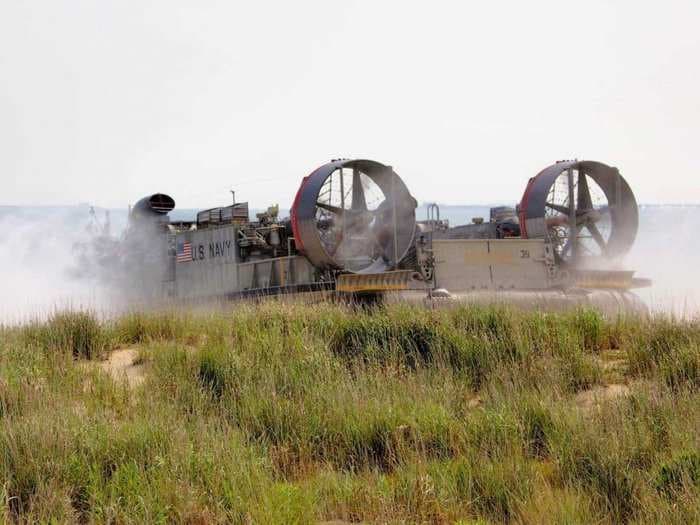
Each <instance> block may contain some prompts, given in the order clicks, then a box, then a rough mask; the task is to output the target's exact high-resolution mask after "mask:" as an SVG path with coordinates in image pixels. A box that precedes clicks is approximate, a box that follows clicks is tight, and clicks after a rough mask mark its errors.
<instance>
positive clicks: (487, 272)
mask: <svg viewBox="0 0 700 525" xmlns="http://www.w3.org/2000/svg"><path fill="white" fill-rule="evenodd" d="M433 254H434V256H435V280H436V286H437V287H438V288H446V289H448V290H450V291H466V290H482V289H520V290H533V289H537V290H539V289H544V288H547V287H548V286H549V281H548V279H547V267H546V265H545V264H544V241H543V240H541V239H495V240H494V239H491V240H476V239H434V240H433Z"/></svg>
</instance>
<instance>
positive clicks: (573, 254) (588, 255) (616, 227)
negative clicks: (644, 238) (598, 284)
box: [520, 161, 639, 264]
mask: <svg viewBox="0 0 700 525" xmlns="http://www.w3.org/2000/svg"><path fill="white" fill-rule="evenodd" d="M638 223H639V212H638V208H637V201H636V200H635V198H634V194H633V193H632V190H631V189H630V187H629V185H628V184H627V182H626V181H625V179H624V178H623V177H622V175H620V172H619V171H618V170H617V169H616V168H612V167H610V166H607V165H605V164H603V163H601V162H595V161H564V162H558V163H556V164H553V165H552V166H549V167H548V168H545V169H544V170H542V171H541V172H540V173H539V174H538V175H537V176H536V177H533V178H532V179H530V181H529V183H528V185H527V188H526V189H525V193H524V194H523V198H522V200H521V202H520V226H521V230H522V232H523V237H528V238H531V239H533V238H544V239H547V240H549V241H550V242H551V243H552V245H553V247H554V254H555V257H556V258H557V259H558V260H559V261H560V262H566V263H571V264H573V263H576V264H579V263H583V262H584V261H589V262H591V261H601V260H605V261H609V260H614V259H618V258H620V257H621V256H623V255H625V254H626V253H627V252H628V251H629V249H630V248H631V247H632V244H633V243H634V239H635V237H636V235H637V228H638Z"/></svg>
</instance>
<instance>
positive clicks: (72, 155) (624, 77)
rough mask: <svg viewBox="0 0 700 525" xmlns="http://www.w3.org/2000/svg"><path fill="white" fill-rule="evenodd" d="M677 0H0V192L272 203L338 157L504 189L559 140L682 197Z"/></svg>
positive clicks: (560, 146)
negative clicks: (233, 198) (162, 195)
mask: <svg viewBox="0 0 700 525" xmlns="http://www.w3.org/2000/svg"><path fill="white" fill-rule="evenodd" d="M699 19H700V4H699V3H698V2H696V1H695V2H693V1H683V0H670V1H666V2H651V1H627V0H620V1H601V0H587V1H585V2H584V1H577V2H567V1H561V0H560V1H551V2H550V1H540V0H534V1H527V2H519V1H492V2H469V1H442V0H435V1H431V2H411V1H406V0H404V1H390V0H383V1H379V0H374V1H371V0H367V1H350V0H343V1H335V0H318V1H306V0H298V1H294V2H287V1H265V0H263V1H256V2H238V1H230V0H229V1H222V2H217V1H214V0H209V1H205V2H192V1H190V2H180V1H177V0H167V1H165V0H154V1H145V0H140V1H130V0H120V1H112V2H108V1H95V0H90V1H82V0H74V1H64V0H2V1H1V2H0V181H1V182H2V183H3V184H2V191H1V192H0V204H10V205H12V204H18V205H38V204H51V205H57V204H76V203H78V202H89V203H91V204H95V205H98V206H104V207H126V205H127V204H129V203H133V202H135V201H136V200H138V199H139V198H140V197H141V196H143V195H146V194H148V193H153V192H156V191H160V192H165V193H169V194H170V195H172V196H173V197H174V198H175V200H176V202H177V203H178V206H179V207H185V208H200V207H210V206H214V205H219V204H226V203H228V202H229V200H230V194H229V190H230V189H235V190H236V197H237V200H239V201H241V200H247V201H250V202H251V205H253V206H255V207H263V206H267V205H269V204H272V203H279V204H280V205H281V206H282V207H284V208H287V207H288V206H289V204H290V203H291V201H292V199H293V196H294V193H295V192H296V189H297V187H298V185H299V183H300V181H301V179H302V177H304V176H305V175H308V174H309V173H310V172H311V171H312V170H313V169H314V168H316V167H317V166H319V165H321V164H323V163H324V162H326V161H328V160H330V159H332V158H337V157H348V158H354V157H361V158H371V159H375V160H378V161H381V162H384V163H385V164H390V165H392V166H393V167H394V169H395V170H396V171H397V173H399V175H401V177H402V178H403V179H404V180H405V182H406V183H407V185H408V187H409V189H410V190H411V192H412V193H413V195H414V196H415V197H416V198H417V199H418V200H419V201H437V202H441V203H446V204H467V203H504V202H505V203H514V202H516V201H517V200H519V198H520V196H521V195H522V192H523V190H524V188H525V184H526V183H527V180H528V178H529V177H532V176H534V175H535V174H536V173H537V172H538V171H539V170H540V169H542V168H544V167H545V166H547V165H548V164H551V163H552V162H554V161H556V160H558V159H568V158H579V159H584V158H585V159H594V160H599V161H602V162H605V163H608V164H611V165H614V166H617V167H618V168H619V169H620V170H621V172H622V174H623V175H624V176H625V178H626V179H627V180H628V182H629V183H630V185H631V186H632V188H633V190H634V191H635V193H636V195H637V199H638V201H640V202H644V203H700V182H699V179H698V176H699V175H700V155H698V151H697V149H698V143H699V142H700V124H699V123H700V60H699V58H700V31H698V30H697V22H698V20H699Z"/></svg>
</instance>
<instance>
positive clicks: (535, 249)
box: [489, 239, 549, 290]
mask: <svg viewBox="0 0 700 525" xmlns="http://www.w3.org/2000/svg"><path fill="white" fill-rule="evenodd" d="M489 253H490V265H491V278H492V282H493V287H494V288H496V289H517V290H541V289H544V288H547V287H548V286H549V282H548V279H547V267H546V266H545V264H544V241H543V240H542V239H499V240H495V241H490V242H489Z"/></svg>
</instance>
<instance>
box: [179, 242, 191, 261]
mask: <svg viewBox="0 0 700 525" xmlns="http://www.w3.org/2000/svg"><path fill="white" fill-rule="evenodd" d="M191 260H192V245H191V244H190V242H189V241H183V242H179V243H177V262H189V261H191Z"/></svg>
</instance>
